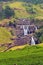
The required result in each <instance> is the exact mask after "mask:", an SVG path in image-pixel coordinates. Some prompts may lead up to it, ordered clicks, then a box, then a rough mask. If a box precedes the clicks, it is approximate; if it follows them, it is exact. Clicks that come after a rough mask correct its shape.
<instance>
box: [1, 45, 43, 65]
mask: <svg viewBox="0 0 43 65" xmlns="http://www.w3.org/2000/svg"><path fill="white" fill-rule="evenodd" d="M15 63H16V64H17V65H43V47H41V46H40V45H37V46H27V47H25V48H23V49H21V50H15V51H9V52H3V53H0V65H14V64H15Z"/></svg>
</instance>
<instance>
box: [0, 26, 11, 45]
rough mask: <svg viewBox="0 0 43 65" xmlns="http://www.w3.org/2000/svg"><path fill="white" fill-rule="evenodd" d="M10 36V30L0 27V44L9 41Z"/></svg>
mask: <svg viewBox="0 0 43 65" xmlns="http://www.w3.org/2000/svg"><path fill="white" fill-rule="evenodd" d="M11 37H12V36H11V34H10V32H9V31H8V30H7V29H6V28H3V27H0V44H4V43H9V42H11V40H10V38H11Z"/></svg>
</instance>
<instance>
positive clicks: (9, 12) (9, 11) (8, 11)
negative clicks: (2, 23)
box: [4, 6, 15, 18]
mask: <svg viewBox="0 0 43 65" xmlns="http://www.w3.org/2000/svg"><path fill="white" fill-rule="evenodd" d="M4 13H5V17H6V18H10V17H11V16H14V14H15V13H14V11H13V10H12V9H11V8H10V7H9V6H6V7H5V9H4Z"/></svg>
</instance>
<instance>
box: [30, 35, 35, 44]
mask: <svg viewBox="0 0 43 65" xmlns="http://www.w3.org/2000/svg"><path fill="white" fill-rule="evenodd" d="M31 45H35V40H34V38H33V36H32V37H31Z"/></svg>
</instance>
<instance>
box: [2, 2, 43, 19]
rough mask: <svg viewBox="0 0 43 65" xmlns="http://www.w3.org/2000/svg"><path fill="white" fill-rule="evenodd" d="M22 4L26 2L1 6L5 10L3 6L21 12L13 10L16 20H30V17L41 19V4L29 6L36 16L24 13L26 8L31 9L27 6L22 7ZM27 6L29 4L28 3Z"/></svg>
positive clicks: (42, 17) (42, 15)
mask: <svg viewBox="0 0 43 65" xmlns="http://www.w3.org/2000/svg"><path fill="white" fill-rule="evenodd" d="M24 4H27V3H26V2H12V3H11V2H9V3H7V4H4V5H3V8H5V6H10V7H11V8H12V9H14V8H18V9H21V10H14V11H15V17H17V18H30V17H34V18H37V19H43V9H41V8H40V5H41V4H37V5H35V4H31V7H33V9H34V8H35V9H36V11H37V12H36V14H30V13H28V12H27V11H26V8H28V9H29V8H31V7H29V6H23V5H24ZM28 4H29V3H28ZM42 5H43V4H42Z"/></svg>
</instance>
